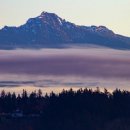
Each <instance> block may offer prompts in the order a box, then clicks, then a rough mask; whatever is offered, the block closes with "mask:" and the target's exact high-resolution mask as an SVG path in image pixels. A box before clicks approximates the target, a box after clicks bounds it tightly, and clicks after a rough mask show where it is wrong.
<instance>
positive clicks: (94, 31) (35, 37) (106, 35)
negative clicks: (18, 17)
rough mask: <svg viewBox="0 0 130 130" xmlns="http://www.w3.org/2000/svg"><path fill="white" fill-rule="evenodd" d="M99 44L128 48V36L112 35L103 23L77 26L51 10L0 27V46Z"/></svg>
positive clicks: (4, 47) (32, 46)
mask: <svg viewBox="0 0 130 130" xmlns="http://www.w3.org/2000/svg"><path fill="white" fill-rule="evenodd" d="M91 44H94V45H100V46H105V47H110V48H116V49H130V37H125V36H122V35H118V34H115V33H114V32H113V31H111V30H109V29H108V28H107V27H105V26H98V27H97V26H79V25H75V24H73V23H71V22H68V21H66V20H65V19H62V18H60V17H59V16H57V15H56V14H54V13H48V12H42V13H41V15H40V16H38V17H35V18H30V19H29V20H28V21H27V22H26V24H24V25H21V26H19V27H8V26H5V27H4V28H2V29H1V30H0V48H1V49H14V48H45V47H46V48H55V47H64V46H69V45H91Z"/></svg>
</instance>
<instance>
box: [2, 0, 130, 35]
mask: <svg viewBox="0 0 130 130" xmlns="http://www.w3.org/2000/svg"><path fill="white" fill-rule="evenodd" d="M42 11H47V12H54V13H57V14H58V15H59V16H61V17H63V18H65V19H67V20H68V21H71V22H74V23H76V24H81V25H88V26H89V25H105V26H107V27H108V28H110V29H112V30H114V31H115V32H116V33H120V34H123V35H127V36H130V28H129V27H130V0H0V28H2V27H3V26H4V25H10V26H11V25H17V26H18V25H21V24H23V23H25V22H26V20H27V19H28V18H30V17H35V16H38V15H39V14H40V13H41V12H42Z"/></svg>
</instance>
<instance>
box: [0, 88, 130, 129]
mask: <svg viewBox="0 0 130 130" xmlns="http://www.w3.org/2000/svg"><path fill="white" fill-rule="evenodd" d="M17 109H19V110H20V111H22V112H23V115H25V116H24V117H23V118H21V119H13V118H11V119H10V120H9V121H7V122H6V123H5V122H4V121H2V120H1V121H0V129H1V130H22V129H25V130H129V129H130V92H129V91H121V90H119V89H116V90H114V91H113V92H112V93H109V92H108V91H107V89H104V92H101V91H100V89H99V88H97V89H96V90H95V91H94V90H92V89H87V88H86V89H79V90H77V91H73V90H72V89H70V90H69V91H66V90H63V91H62V92H61V93H59V94H55V93H53V92H52V93H50V94H49V95H47V94H46V95H42V91H41V90H39V91H38V92H36V91H34V92H32V93H31V94H28V93H27V91H26V90H23V93H22V94H21V95H18V96H16V94H15V93H13V94H11V93H5V91H2V92H1V95H0V113H13V112H15V111H16V110H17ZM28 115H31V116H28ZM32 115H40V116H39V117H37V118H36V117H35V116H34V117H33V116H32ZM7 124H8V125H7ZM9 126H10V127H9Z"/></svg>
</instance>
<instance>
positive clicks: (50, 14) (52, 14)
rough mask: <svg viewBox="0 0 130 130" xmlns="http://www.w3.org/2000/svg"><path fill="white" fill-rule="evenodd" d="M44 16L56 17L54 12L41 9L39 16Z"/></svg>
mask: <svg viewBox="0 0 130 130" xmlns="http://www.w3.org/2000/svg"><path fill="white" fill-rule="evenodd" d="M44 17H58V16H57V15H56V14H55V13H49V12H46V11H43V12H42V13H41V15H40V16H39V18H44Z"/></svg>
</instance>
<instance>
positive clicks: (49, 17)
mask: <svg viewBox="0 0 130 130" xmlns="http://www.w3.org/2000/svg"><path fill="white" fill-rule="evenodd" d="M38 18H39V19H41V20H42V21H43V22H44V23H50V24H52V25H62V24H63V21H64V20H63V19H62V18H60V17H59V16H58V15H56V14H55V13H48V12H46V11H43V12H42V13H41V15H40V16H38Z"/></svg>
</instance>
